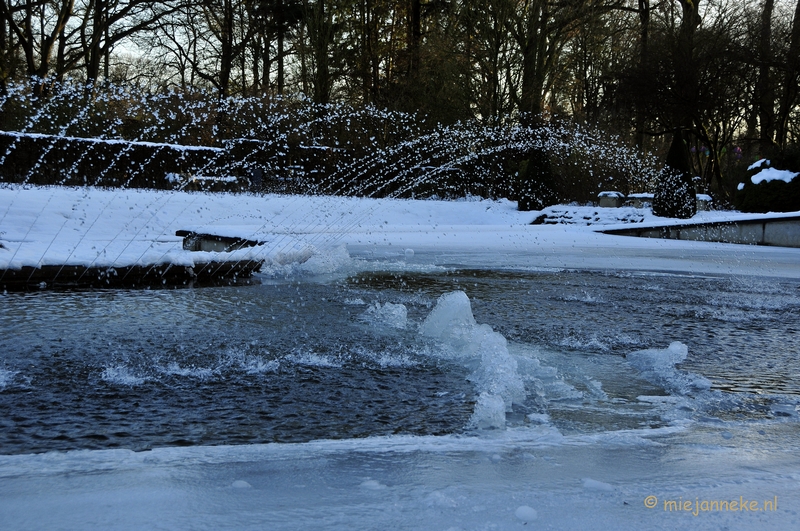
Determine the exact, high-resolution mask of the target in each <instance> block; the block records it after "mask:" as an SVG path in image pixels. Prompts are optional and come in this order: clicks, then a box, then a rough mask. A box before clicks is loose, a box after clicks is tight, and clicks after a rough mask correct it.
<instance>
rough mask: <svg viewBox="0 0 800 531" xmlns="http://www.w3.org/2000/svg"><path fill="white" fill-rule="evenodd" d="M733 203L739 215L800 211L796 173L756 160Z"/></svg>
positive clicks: (798, 176) (798, 179)
mask: <svg viewBox="0 0 800 531" xmlns="http://www.w3.org/2000/svg"><path fill="white" fill-rule="evenodd" d="M747 170H748V172H747V179H745V181H744V182H743V183H740V184H739V186H738V190H737V192H736V196H735V198H734V202H735V205H736V207H737V208H738V209H739V210H741V211H742V212H794V211H798V210H800V173H797V172H793V171H789V170H781V169H777V168H774V167H773V166H772V162H771V161H769V160H766V159H762V160H759V161H758V162H755V163H754V164H752V165H751V166H750V167H749V168H748V169H747Z"/></svg>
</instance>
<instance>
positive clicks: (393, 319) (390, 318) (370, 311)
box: [361, 302, 408, 328]
mask: <svg viewBox="0 0 800 531" xmlns="http://www.w3.org/2000/svg"><path fill="white" fill-rule="evenodd" d="M361 319H362V320H365V321H369V322H371V323H373V324H377V325H381V326H389V327H392V328H405V327H406V324H408V309H407V308H406V307H405V305H403V304H392V303H391V302H387V303H384V304H381V303H379V302H376V303H375V304H371V305H370V306H369V307H368V308H367V310H366V311H365V312H364V313H363V314H362V315H361Z"/></svg>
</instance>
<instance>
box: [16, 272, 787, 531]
mask: <svg viewBox="0 0 800 531" xmlns="http://www.w3.org/2000/svg"><path fill="white" fill-rule="evenodd" d="M409 262H413V260H409ZM385 269H386V268H383V270H382V268H381V267H372V266H370V267H365V266H364V265H363V264H362V266H361V267H360V270H358V271H351V272H349V273H347V274H341V275H334V276H327V277H324V278H322V277H309V276H304V275H295V276H291V275H290V276H289V277H265V278H263V279H262V280H263V284H261V285H256V286H241V287H228V288H206V289H184V290H171V291H87V292H41V293H29V294H7V295H3V296H2V301H3V305H4V311H3V313H2V314H1V315H0V327H1V328H2V331H3V333H2V339H0V349H2V351H3V352H4V353H5V356H4V358H3V365H2V367H1V368H0V371H2V372H0V376H2V380H0V411H1V412H2V416H0V419H2V423H3V430H2V433H1V434H0V437H1V438H2V439H1V440H0V448H2V453H3V454H19V455H6V456H0V500H2V501H0V515H2V519H3V520H4V521H5V522H8V524H9V525H10V527H9V528H10V529H44V528H47V529H52V528H63V529H77V528H81V529H105V528H115V529H140V528H142V527H158V528H164V529H183V528H186V527H191V528H194V529H220V528H230V529H233V528H236V529H264V528H270V529H308V528H311V527H316V528H325V529H353V528H355V529H389V528H391V529H518V528H523V527H522V526H523V525H525V524H526V522H527V520H526V518H527V519H531V523H532V524H536V525H538V526H539V527H542V528H551V529H575V528H580V529H606V528H609V527H613V528H622V529H640V528H647V529H674V528H675V527H676V526H678V527H686V528H693V529H721V528H728V529H753V528H765V529H787V528H793V527H796V525H797V524H798V520H799V519H800V517H799V516H798V512H797V511H798V510H800V504H798V502H797V499H798V497H797V496H798V494H800V488H798V486H797V485H798V480H800V466H799V465H800V463H799V462H798V458H797V457H796V455H797V451H798V450H800V448H798V446H799V445H798V442H797V441H798V435H800V430H799V429H798V413H797V409H798V404H800V383H798V382H800V379H799V378H798V375H800V361H798V357H797V353H798V352H800V339H799V338H798V334H797V329H796V326H797V325H796V323H797V322H798V319H797V317H798V313H800V282H798V281H797V280H796V279H786V278H783V279H763V278H762V279H759V278H755V277H743V276H717V275H688V274H662V273H647V272H620V271H617V272H613V271H612V272H609V271H563V270H561V271H559V270H553V271H514V270H500V271H498V270H494V271H487V270H479V269H462V268H441V267H439V266H435V267H433V266H425V267H419V268H417V267H412V264H411V263H409V264H406V265H405V266H404V267H400V266H398V265H397V264H394V265H392V266H391V267H389V269H397V270H395V271H386V270H385ZM458 292H463V293H464V294H466V296H467V297H469V299H468V302H469V305H468V306H469V307H471V311H472V314H473V315H474V322H475V323H476V324H475V325H473V324H464V323H463V322H461V321H459V319H461V314H459V313H458V312H459V310H458V309H454V308H449V309H447V308H446V309H445V310H446V311H445V314H446V317H447V318H448V319H450V320H449V321H447V323H446V324H444V325H442V328H441V330H439V331H437V332H436V333H437V334H439V332H441V334H440V335H438V336H436V337H431V336H430V335H429V336H426V335H424V334H421V333H420V329H421V328H423V327H424V326H425V323H429V322H430V319H429V316H431V315H432V314H433V313H434V311H435V309H436V308H437V307H438V306H437V303H440V302H441V301H440V296H442V295H443V294H448V293H450V294H453V293H458ZM464 299H466V297H464ZM458 300H462V299H458ZM481 324H485V325H488V326H489V327H491V328H492V329H493V330H494V332H498V333H499V334H502V336H504V337H505V338H506V339H507V340H508V345H507V351H503V350H502V348H501V347H502V345H501V346H499V347H498V346H497V345H495V347H496V348H495V350H492V351H491V352H490V353H489V354H487V351H486V350H485V349H484V350H481V349H483V348H484V347H483V346H478V347H476V346H474V345H473V346H470V345H471V344H469V343H464V344H463V345H466V346H463V345H462V344H461V343H452V341H451V343H448V340H444V339H442V338H445V337H450V338H452V337H455V336H458V337H459V338H462V336H463V334H462V332H458V333H455V332H453V330H456V331H458V330H462V329H469V331H470V332H469V333H471V334H473V336H474V335H475V334H476V333H477V332H476V331H477V330H483V329H481V328H480V326H479V325H481ZM465 327H466V328H465ZM484 332H486V330H484ZM487 333H488V332H487ZM448 334H449V335H448ZM458 334H462V335H458ZM471 337H472V336H471ZM462 339H463V338H462ZM458 341H461V339H458ZM464 341H472V340H471V339H468V340H464ZM674 342H679V343H677V344H675V343H674ZM453 345H462V346H463V349H462V350H463V351H464V352H472V353H471V354H464V353H463V352H461V350H459V349H458V348H453ZM668 347H669V348H668ZM470 349H472V350H470ZM476 349H477V350H476ZM498 349H499V350H498ZM682 349H683V350H682ZM683 356H685V358H684V357H683ZM509 360H510V361H509ZM509 363H510V364H511V365H509ZM509 367H510V369H509ZM505 370H511V371H512V372H511V373H506V374H505V376H504V378H505V380H508V379H509V378H508V377H509V375H510V376H511V377H519V379H520V380H521V381H522V382H523V384H524V389H525V396H524V397H523V398H522V399H518V400H517V399H515V400H514V401H513V405H512V406H511V407H510V408H508V410H507V412H506V413H505V420H504V423H505V429H482V430H476V429H475V426H476V422H477V421H476V418H475V417H476V415H477V414H478V409H479V405H480V404H479V403H480V402H481V400H480V397H479V396H478V395H479V394H480V393H481V391H482V390H483V391H485V390H486V389H489V395H491V393H492V392H494V393H495V395H496V396H500V395H502V394H503V393H504V392H505V390H503V389H501V390H499V391H492V390H491V385H492V381H491V377H490V376H488V377H487V376H485V375H486V374H489V375H491V374H494V373H497V374H502V373H503V371H505ZM492 371H494V373H493V372H492ZM482 375H483V376H482ZM487 378H488V379H489V380H488V381H489V383H487V380H486V379H487ZM511 379H513V378H511ZM495 383H496V382H495ZM495 395H491V396H495ZM501 404H502V402H501ZM502 409H503V408H501V413H500V414H501V416H502ZM494 413H497V411H494ZM492 414H493V413H492V412H491V411H490V412H489V413H488V414H487V413H485V412H484V415H485V419H489V420H486V422H488V424H491V423H492V422H493V421H492V418H494V417H491V415H492ZM486 415H488V416H486ZM485 419H484V420H485ZM479 420H480V419H479ZM275 441H277V442H281V443H290V444H267V445H264V444H260V443H273V442H275ZM232 445H233V446H232ZM186 446H189V447H188V448H181V447H186ZM115 448H116V449H115ZM52 450H57V451H59V452H55V453H53V452H51V453H45V454H41V455H26V454H29V453H30V452H36V453H38V452H48V451H52ZM63 450H78V451H71V452H67V453H62V452H60V451H63ZM131 450H133V451H134V452H135V453H134V452H131ZM141 450H150V451H146V452H141ZM651 495H652V496H656V497H657V498H658V499H659V501H658V505H657V506H656V507H655V508H653V509H648V508H646V507H645V506H644V503H643V502H644V500H645V498H646V497H647V496H651ZM740 497H743V499H744V500H745V501H748V502H749V501H750V500H757V502H758V504H759V507H760V508H761V507H762V506H763V504H764V503H766V502H767V501H768V500H773V499H776V500H778V501H777V503H778V509H776V510H772V506H770V505H767V506H765V507H766V509H765V510H760V511H758V512H751V511H748V512H747V513H745V514H741V511H739V512H736V511H728V510H725V511H719V510H717V511H709V512H699V514H698V515H697V516H694V515H692V514H691V510H690V511H688V513H683V512H681V514H678V513H676V512H675V511H668V510H666V506H665V505H663V503H664V502H665V501H667V502H669V501H680V502H681V503H682V502H683V501H684V500H690V501H692V502H695V501H696V502H697V503H698V504H699V503H700V502H701V501H702V500H704V499H708V500H717V501H719V500H722V499H725V500H728V499H731V500H732V499H734V498H735V499H736V500H739V498H740ZM776 497H777V498H776ZM38 507H47V508H48V510H47V511H44V512H42V511H40V510H38ZM531 511H533V512H531ZM534 515H535V520H532V518H533V516H534Z"/></svg>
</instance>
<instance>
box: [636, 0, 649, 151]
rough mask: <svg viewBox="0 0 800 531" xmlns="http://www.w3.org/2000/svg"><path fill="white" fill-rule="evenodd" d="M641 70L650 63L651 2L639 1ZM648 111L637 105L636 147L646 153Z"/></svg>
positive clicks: (641, 104) (646, 0)
mask: <svg viewBox="0 0 800 531" xmlns="http://www.w3.org/2000/svg"><path fill="white" fill-rule="evenodd" d="M639 22H640V24H641V28H640V30H639V39H640V40H639V68H640V69H641V70H642V71H643V70H644V69H645V68H647V65H648V63H649V61H650V0H639ZM646 112H647V109H646V108H645V104H644V103H643V102H641V101H640V102H639V103H638V104H637V105H636V145H637V147H638V148H639V150H640V151H642V152H643V151H644V139H645V134H644V132H645V131H644V129H645V115H646Z"/></svg>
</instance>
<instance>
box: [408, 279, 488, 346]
mask: <svg viewBox="0 0 800 531" xmlns="http://www.w3.org/2000/svg"><path fill="white" fill-rule="evenodd" d="M477 324H478V323H476V322H475V317H473V315H472V306H470V303H469V297H467V294H466V293H464V292H463V291H453V292H451V293H445V294H444V295H442V296H441V297H439V300H438V301H436V307H435V308H434V309H433V310H432V311H431V313H430V314H429V315H428V317H426V318H425V321H423V323H422V324H421V325H420V327H419V333H420V334H422V335H423V336H425V337H430V338H434V339H439V340H441V341H445V342H447V343H467V342H468V341H469V339H470V335H471V332H472V329H473V328H474V327H475V326H476V325H477ZM454 346H455V345H454Z"/></svg>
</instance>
